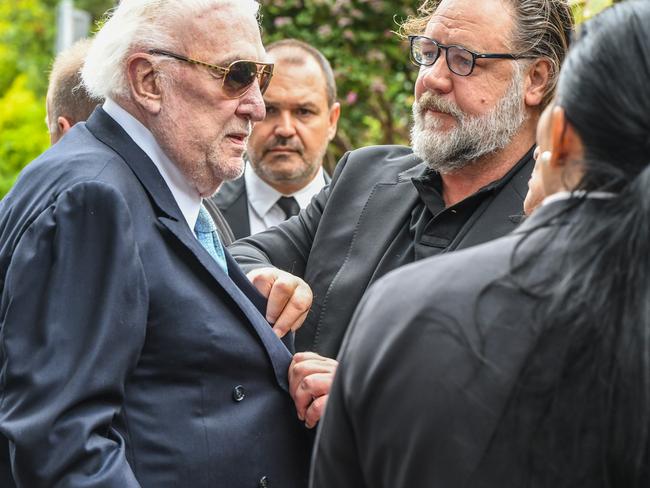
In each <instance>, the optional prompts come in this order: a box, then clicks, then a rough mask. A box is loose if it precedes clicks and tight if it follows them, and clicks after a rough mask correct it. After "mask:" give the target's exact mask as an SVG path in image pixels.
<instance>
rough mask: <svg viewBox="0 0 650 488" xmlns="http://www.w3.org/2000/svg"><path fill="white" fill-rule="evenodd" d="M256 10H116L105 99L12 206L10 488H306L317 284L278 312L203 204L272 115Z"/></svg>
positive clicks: (48, 157) (2, 407)
mask: <svg viewBox="0 0 650 488" xmlns="http://www.w3.org/2000/svg"><path fill="white" fill-rule="evenodd" d="M258 8H259V5H258V4H257V2H255V1H253V0H205V1H203V0H202V1H197V0H139V1H123V2H120V4H119V6H118V7H117V8H116V10H115V11H114V12H113V13H112V15H111V17H110V18H109V19H108V20H107V22H106V23H105V24H104V25H103V27H102V29H101V30H100V31H99V32H98V34H97V36H96V37H95V39H94V40H93V43H92V46H91V47H90V50H89V52H88V55H87V58H86V62H85V64H84V68H83V70H82V77H83V83H84V85H85V87H86V89H87V90H88V92H89V94H90V95H92V96H94V97H97V98H103V99H105V100H106V101H105V103H104V104H103V105H102V107H100V108H97V109H96V110H95V112H94V113H93V114H92V115H91V117H90V118H89V120H88V121H87V123H79V124H77V125H75V126H74V127H73V128H72V129H71V130H70V131H69V132H68V133H67V134H66V136H65V137H64V138H63V139H62V140H61V141H59V142H58V143H57V144H56V145H54V146H53V147H52V148H51V149H49V150H48V151H46V152H45V153H44V154H42V155H41V156H40V157H39V158H37V159H36V160H35V161H34V162H32V163H31V164H30V165H28V166H27V168H26V169H25V170H24V171H23V173H22V174H21V176H20V177H19V179H18V181H17V183H16V185H15V186H14V188H13V189H12V191H11V192H10V193H9V194H8V195H7V196H6V198H5V199H3V200H2V202H0V294H1V299H0V342H1V343H2V347H1V348H0V365H1V368H2V390H1V402H0V432H1V433H2V437H0V441H1V442H0V458H2V459H0V486H3V487H11V486H20V487H29V488H39V487H52V486H66V487H79V488H80V487H99V486H101V487H114V488H128V487H133V488H135V487H141V486H142V487H166V486H169V487H171V486H184V487H192V488H208V487H210V488H213V487H216V486H221V487H230V488H233V487H234V488H237V487H241V488H244V487H246V488H249V487H255V486H259V487H267V486H278V487H293V488H299V487H304V486H306V483H307V469H308V463H309V451H310V445H311V444H310V432H308V431H307V430H306V429H305V427H304V426H303V425H302V423H301V422H299V421H298V419H297V418H296V413H295V409H294V404H293V402H292V400H291V397H290V395H289V392H288V378H287V370H288V367H289V364H290V361H291V353H290V352H289V350H288V348H287V347H286V346H285V344H284V343H283V342H282V340H281V337H282V336H285V335H286V334H287V332H288V331H289V330H290V329H295V328H296V327H298V326H299V325H300V323H301V322H302V320H303V318H304V313H305V312H306V307H307V306H308V305H306V304H308V303H309V302H310V300H311V297H310V294H309V288H308V287H307V286H306V285H305V284H304V283H303V282H302V281H301V280H299V279H297V278H293V277H290V276H288V275H286V274H282V273H279V274H278V279H279V281H281V282H282V286H281V287H279V289H278V288H273V287H271V288H268V289H265V290H264V292H265V293H266V294H267V295H269V294H272V295H273V297H274V300H275V301H272V303H274V304H275V305H273V310H272V312H269V310H267V309H266V301H265V299H264V296H263V295H262V294H260V293H259V292H258V291H257V290H256V289H255V288H254V286H253V285H252V284H251V283H250V282H249V280H248V279H247V278H246V276H245V275H244V274H243V273H242V271H241V270H240V269H239V267H238V266H237V264H236V263H235V261H233V259H232V258H231V257H230V255H229V254H228V252H227V251H226V250H224V248H223V246H222V243H221V242H220V239H219V237H218V235H217V233H216V232H215V227H214V222H213V221H212V220H211V219H210V216H209V214H208V212H207V210H206V209H205V207H204V206H203V202H202V200H203V199H204V198H207V197H209V196H211V195H212V194H213V193H214V192H215V191H216V190H217V188H218V187H219V185H220V184H221V183H222V182H223V181H225V180H228V179H232V178H236V177H238V176H239V175H240V174H241V172H242V170H243V161H242V154H243V152H244V147H245V143H246V139H247V138H248V136H249V134H250V130H251V126H252V124H253V123H255V122H257V121H260V120H262V119H263V118H264V114H265V108H264V101H263V99H262V93H263V92H264V90H265V89H266V87H267V86H268V82H269V80H270V78H271V75H272V73H273V66H272V65H271V64H269V63H267V62H266V53H265V51H264V47H263V46H262V42H261V39H260V31H259V25H258V20H257V11H258ZM283 304H287V305H288V308H287V309H286V310H285V309H284V308H283V307H282V305H283ZM265 315H266V317H265ZM269 316H272V317H273V318H272V320H270V321H271V322H273V325H271V324H269V321H268V320H267V318H268V317H269ZM3 454H4V455H3Z"/></svg>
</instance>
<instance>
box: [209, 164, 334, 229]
mask: <svg viewBox="0 0 650 488" xmlns="http://www.w3.org/2000/svg"><path fill="white" fill-rule="evenodd" d="M246 164H250V163H246ZM323 177H324V179H325V184H329V182H330V180H331V178H330V177H329V175H328V174H327V173H326V172H323ZM210 203H212V204H214V205H215V206H216V207H217V208H218V209H219V210H220V211H221V214H222V215H223V217H224V218H225V220H226V221H227V222H228V225H229V226H230V229H231V230H232V233H233V235H234V236H235V240H236V239H242V238H244V237H248V236H250V235H251V225H250V220H249V217H248V195H247V193H246V181H245V179H244V177H243V176H242V177H241V178H237V179H236V180H231V181H225V182H224V183H223V184H222V185H221V186H220V187H219V191H217V193H215V194H214V195H213V196H212V198H210ZM215 220H216V219H215Z"/></svg>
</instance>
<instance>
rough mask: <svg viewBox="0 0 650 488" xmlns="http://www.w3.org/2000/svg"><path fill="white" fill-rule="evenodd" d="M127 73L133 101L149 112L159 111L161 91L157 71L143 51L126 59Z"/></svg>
mask: <svg viewBox="0 0 650 488" xmlns="http://www.w3.org/2000/svg"><path fill="white" fill-rule="evenodd" d="M126 64H127V75H128V80H129V88H130V90H131V96H132V98H133V101H134V102H135V103H136V104H137V105H139V106H140V107H142V108H143V109H144V110H146V111H147V112H149V113H152V114H157V113H158V112H160V105H161V103H160V102H161V98H162V96H161V91H160V83H159V81H158V77H157V72H156V69H155V67H154V65H153V63H152V62H151V60H150V56H149V55H147V54H144V53H136V54H133V55H131V56H130V57H129V58H128V59H127V61H126Z"/></svg>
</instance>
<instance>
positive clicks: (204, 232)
mask: <svg viewBox="0 0 650 488" xmlns="http://www.w3.org/2000/svg"><path fill="white" fill-rule="evenodd" d="M194 234H196V238H197V239H198V240H199V242H200V243H201V245H202V246H203V247H204V248H205V250H206V251H208V253H209V254H210V256H212V258H213V259H214V260H215V261H216V262H217V264H218V265H219V266H220V267H221V269H223V271H224V272H225V273H226V274H228V263H226V253H225V252H224V250H223V246H222V245H221V241H220V240H219V235H218V234H217V227H216V226H215V225H214V221H213V220H212V217H210V214H209V213H208V211H207V210H206V209H205V207H204V206H203V205H201V209H200V210H199V218H197V219H196V224H195V225H194Z"/></svg>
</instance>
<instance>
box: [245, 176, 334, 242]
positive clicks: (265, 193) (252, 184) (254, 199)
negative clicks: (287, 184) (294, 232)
mask: <svg viewBox="0 0 650 488" xmlns="http://www.w3.org/2000/svg"><path fill="white" fill-rule="evenodd" d="M244 183H245V185H246V195H247V197H248V223H249V224H250V228H251V234H256V233H258V232H262V231H263V230H266V229H268V228H269V227H273V226H274V225H278V224H280V223H281V222H284V220H285V219H286V216H285V214H284V212H283V211H282V209H281V208H280V207H278V205H277V201H278V198H280V197H282V196H285V197H294V198H295V199H296V201H297V202H298V205H300V208H301V209H303V208H305V207H306V206H307V205H309V202H311V199H312V198H313V197H314V195H316V194H318V193H319V192H320V191H321V190H322V188H323V187H324V186H325V174H324V173H323V168H322V167H321V168H319V169H318V173H316V176H315V177H314V178H313V179H312V180H311V181H310V182H309V184H307V186H305V187H303V188H302V189H300V190H298V191H297V192H296V193H292V194H291V195H284V194H282V193H280V192H279V191H277V190H276V189H275V188H273V187H272V186H271V185H269V184H268V183H267V182H266V181H264V180H263V179H262V178H260V177H259V176H257V173H255V171H254V170H253V167H252V165H251V164H250V163H247V164H246V168H245V169H244Z"/></svg>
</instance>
